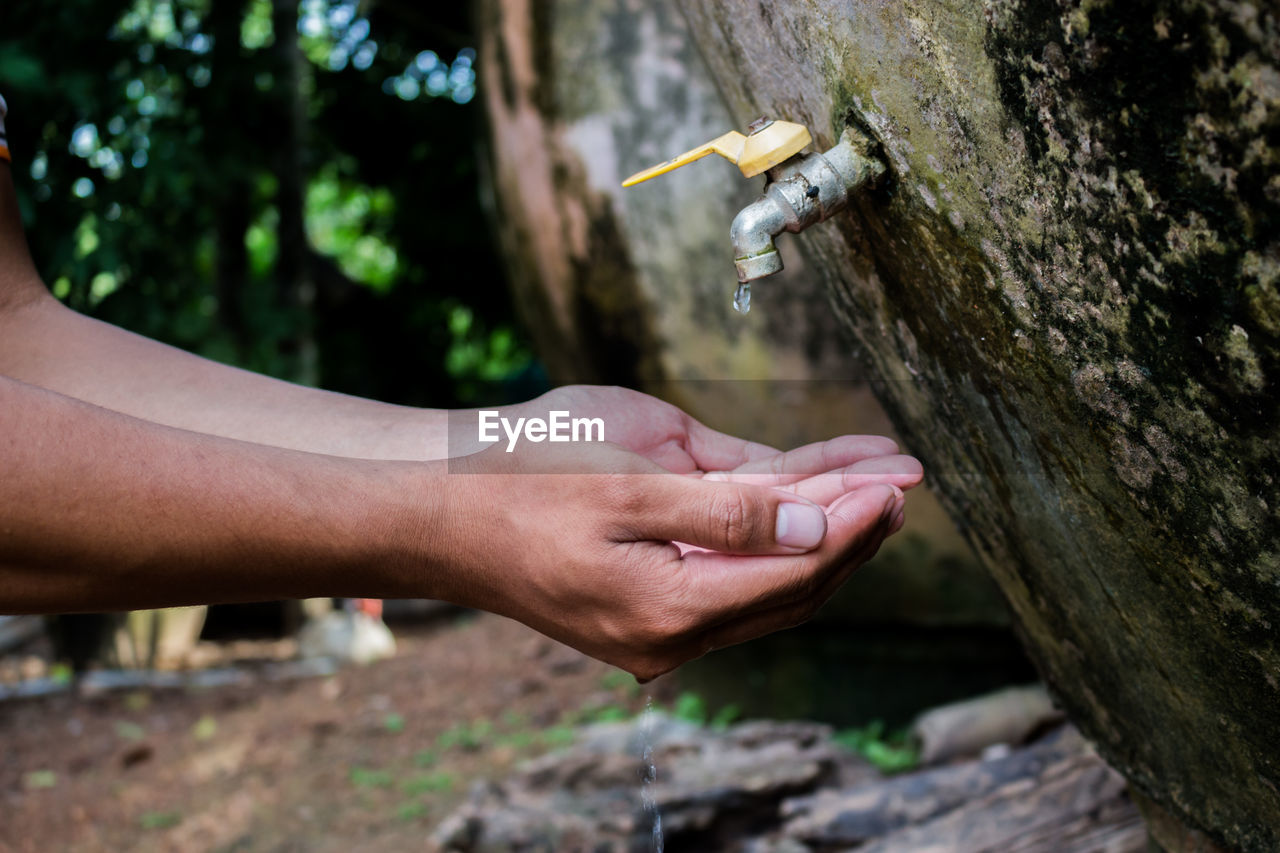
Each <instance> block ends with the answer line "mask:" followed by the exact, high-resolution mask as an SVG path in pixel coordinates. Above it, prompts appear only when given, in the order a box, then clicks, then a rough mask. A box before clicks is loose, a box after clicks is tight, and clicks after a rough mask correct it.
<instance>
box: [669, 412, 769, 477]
mask: <svg viewBox="0 0 1280 853" xmlns="http://www.w3.org/2000/svg"><path fill="white" fill-rule="evenodd" d="M685 417H686V419H687V420H686V422H685V432H686V434H687V435H688V436H689V455H690V456H692V457H693V461H694V462H696V463H697V465H698V468H699V469H700V470H703V471H726V470H729V469H731V468H737V467H738V466H740V465H745V464H747V463H749V462H753V461H755V460H758V459H767V458H768V457H770V456H776V455H778V454H779V453H781V452H782V451H780V450H778V448H776V447H770V446H769V445H767V444H761V443H759V442H757V441H747V440H746V439H743V438H738V437H736V436H732V435H727V434H726V433H723V432H718V431H716V430H714V429H712V428H711V427H709V426H706V425H705V424H702V423H700V422H699V421H698V420H697V419H695V418H694V417H692V416H690V415H685Z"/></svg>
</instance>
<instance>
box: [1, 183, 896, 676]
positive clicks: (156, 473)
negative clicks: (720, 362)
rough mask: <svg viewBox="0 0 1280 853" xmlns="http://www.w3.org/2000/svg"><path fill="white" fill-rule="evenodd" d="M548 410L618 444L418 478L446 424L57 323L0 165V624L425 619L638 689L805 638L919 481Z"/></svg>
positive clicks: (627, 399)
mask: <svg viewBox="0 0 1280 853" xmlns="http://www.w3.org/2000/svg"><path fill="white" fill-rule="evenodd" d="M549 403H550V404H552V405H556V406H557V407H572V408H574V409H575V411H578V410H581V411H582V412H584V413H585V412H588V411H593V410H598V411H602V412H608V413H609V415H610V418H611V419H612V422H613V423H615V424H620V425H621V428H620V432H621V434H620V435H618V436H614V437H612V438H614V440H617V441H619V442H621V443H622V444H623V445H625V447H620V446H618V445H616V444H597V445H591V446H587V447H583V446H581V445H578V446H574V447H566V446H564V445H554V446H553V445H547V444H540V445H522V446H521V447H520V448H519V450H518V451H517V452H516V453H511V454H508V453H505V452H503V450H502V449H501V448H500V447H493V448H490V449H487V450H483V451H482V452H476V453H472V454H471V455H468V456H466V457H464V458H461V459H453V460H450V461H449V462H444V461H427V460H433V459H435V460H439V458H440V457H443V456H445V455H446V452H447V450H448V448H447V446H446V444H447V442H446V433H447V430H446V429H445V418H446V413H443V412H436V411H429V410H428V411H418V410H413V409H404V408H401V407H396V406H387V405H384V404H381V403H375V402H371V401H366V400H359V399H355V398H351V397H345V396H342V395H336V394H329V393H327V392H323V391H316V390H312V389H305V388H300V387H297V386H293V385H289V384H287V383H283V382H277V381H275V380H270V379H265V378H263V377H259V376H256V375H253V374H250V373H246V372H244V371H239V370H235V369H233V368H229V367H225V366H222V365H217V364H214V363H212V362H208V361H205V360H203V359H199V358H197V357H195V356H191V355H188V354H186V353H182V352H180V351H177V350H174V349H172V348H169V347H165V346H162V345H160V344H157V343H155V342H152V341H148V340H146V339H143V338H139V337H137V336H135V335H131V334H128V333H126V332H123V331H121V330H119V329H115V328H113V327H110V326H106V325H104V324H101V323H98V322H96V321H93V320H90V319H88V318H85V317H81V316H79V315H76V314H74V313H73V312H71V311H69V310H67V309H66V308H64V307H63V306H61V305H60V304H58V303H57V302H56V301H55V300H53V299H52V297H51V296H49V294H48V292H47V291H46V290H45V288H44V286H43V284H42V283H41V281H40V279H39V277H38V275H37V274H36V271H35V269H34V266H33V265H32V263H31V260H30V257H29V255H28V253H27V249H26V246H25V240H24V239H23V237H22V233H21V228H20V223H19V221H18V215H17V209H16V205H15V203H14V194H13V187H12V184H11V182H10V180H9V172H8V167H7V166H6V165H4V164H0V612H10V613H12V612H43V613H51V612H73V611H80V610H111V609H134V608H143V607H161V606H170V605H179V604H195V603H216V602H230V601H257V600H269V599H279V598H306V597H313V596H347V597H387V598H391V597H395V598H401V597H403V598H419V597H420V598H438V599H442V600H446V601H452V602H455V603H458V604H462V605H465V606H470V607H479V608H483V609H486V610H491V611H493V612H496V613H500V614H503V615H507V616H510V617H512V618H515V619H519V620H520V621H523V622H525V623H526V624H528V625H530V626H532V627H534V628H536V629H538V630H540V631H543V632H544V633H546V634H548V635H550V636H553V637H555V638H557V639H560V640H562V641H564V642H566V643H569V644H570V645H573V646H575V647H577V648H578V649H581V650H582V651H585V652H587V653H588V654H591V655H594V656H596V657H598V658H600V659H602V660H605V661H608V662H610V663H613V664H615V665H617V666H620V667H622V668H624V669H627V670H628V671H630V672H632V673H634V674H636V675H637V676H638V677H640V678H642V679H647V678H652V677H654V676H656V675H659V674H661V673H663V672H666V671H668V670H670V669H673V668H674V667H676V666H678V665H679V664H680V663H682V662H683V661H685V660H688V659H689V658H691V657H696V656H698V655H701V654H703V653H705V652H706V651H708V650H709V649H711V648H716V647H719V646H723V645H728V644H731V643H735V642H741V641H743V640H746V639H749V638H750V637H753V636H758V635H760V634H763V633H767V632H769V631H773V630H778V629H779V628H782V627H787V626H789V625H793V624H796V623H797V622H799V621H803V620H804V619H806V618H808V617H809V616H810V615H812V614H813V612H814V611H815V610H816V609H817V608H818V607H819V606H820V605H821V604H822V603H823V602H824V601H825V600H826V599H827V598H828V597H830V595H831V594H832V593H834V591H835V590H836V589H837V588H838V587H839V586H840V584H841V583H843V582H844V580H845V579H847V578H848V576H849V575H850V574H851V573H852V572H853V571H854V570H855V569H856V568H857V567H858V566H859V565H861V564H862V563H863V562H865V561H866V560H867V559H869V558H870V557H871V555H873V554H874V553H875V550H876V549H877V548H878V547H879V545H880V542H881V541H883V539H884V538H885V537H886V536H888V535H890V534H891V533H892V532H894V531H895V530H896V529H897V528H898V527H900V526H901V524H902V512H903V496H902V492H901V491H900V489H905V488H910V487H911V486H914V485H915V484H917V483H918V482H919V481H920V478H921V471H920V466H919V463H917V462H916V461H915V460H914V459H911V458H910V457H906V456H898V455H896V454H897V447H896V446H895V445H893V443H892V442H889V441H887V440H885V439H876V438H874V437H865V436H863V437H853V436H846V437H842V438H841V439H837V440H833V441H830V442H823V443H820V444H817V445H809V446H807V447H803V448H799V449H797V450H794V451H790V452H788V453H780V452H778V451H776V450H774V449H772V448H767V447H763V446H762V445H755V444H751V443H749V442H745V441H742V440H740V439H735V438H732V437H730V436H725V435H722V434H720V433H716V432H714V431H712V430H709V429H707V428H706V427H704V426H702V425H701V424H698V423H697V422H696V421H694V420H693V419H692V418H690V417H689V416H688V415H686V414H684V413H683V412H680V411H679V410H678V409H675V408H674V407H671V406H668V405H666V404H665V403H660V402H659V401H656V400H654V399H653V398H650V397H646V396H645V395H640V394H636V393H635V392H629V391H625V390H624V389H591V388H570V389H558V390H557V391H554V392H551V396H549V398H548V399H544V400H540V401H531V402H530V403H527V404H522V405H523V406H529V407H532V408H533V409H537V408H538V407H539V406H543V407H545V406H546V405H548V404H549ZM516 408H520V407H516ZM544 410H545V409H544ZM707 473H711V474H712V476H708V477H703V476H702V475H703V474H707ZM787 519H790V520H789V521H787ZM806 519H807V520H806ZM784 522H785V523H784Z"/></svg>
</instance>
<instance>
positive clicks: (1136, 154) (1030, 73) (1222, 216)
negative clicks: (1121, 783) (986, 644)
mask: <svg viewBox="0 0 1280 853" xmlns="http://www.w3.org/2000/svg"><path fill="white" fill-rule="evenodd" d="M682 6H683V8H684V9H685V12H686V13H687V17H688V19H689V22H690V25H691V26H692V28H693V31H694V32H695V33H696V34H697V38H698V43H699V44H700V45H701V47H702V49H703V52H704V55H705V56H706V58H707V61H708V64H709V65H710V67H711V69H712V73H713V75H714V77H715V79H716V81H717V82H718V83H719V85H720V87H721V91H722V92H723V94H724V95H725V97H726V99H727V102H728V104H729V107H730V110H731V111H732V112H733V114H734V115H735V116H737V117H738V118H739V119H746V118H749V117H751V116H753V115H756V114H758V113H761V112H767V113H771V114H774V115H777V116H780V117H785V118H788V119H791V120H793V121H800V122H805V123H807V124H808V125H809V126H810V128H811V129H812V130H813V132H814V136H815V139H816V140H817V143H818V145H819V146H827V145H830V144H832V143H833V142H834V141H835V139H836V138H837V136H838V135H839V133H840V132H841V130H842V128H843V127H844V126H845V125H847V124H851V125H853V126H855V127H858V128H861V129H863V130H864V131H865V132H866V133H867V134H868V135H870V136H871V137H872V138H873V139H874V140H875V141H876V143H877V144H878V145H879V146H880V149H881V153H882V156H883V157H884V159H885V161H886V163H887V164H888V167H889V172H890V176H891V181H890V184H889V186H888V188H887V189H886V190H885V191H884V192H881V193H878V194H874V195H870V196H866V197H864V198H863V199H861V200H860V202H859V203H858V204H857V206H856V209H855V210H854V211H853V212H852V213H851V214H850V215H848V216H842V217H840V218H839V219H838V220H837V221H834V222H830V223H826V224H824V225H821V226H818V227H815V228H813V229H810V231H809V232H807V233H806V234H804V235H803V236H802V240H803V241H804V242H805V243H806V244H807V245H808V247H809V248H810V249H811V250H812V252H811V254H812V256H813V258H814V262H813V264H812V266H813V268H814V269H815V270H816V271H817V272H818V273H819V274H820V275H821V276H822V277H823V279H824V281H825V284H826V287H827V291H828V293H829V295H830V296H831V299H832V304H833V305H835V307H836V310H837V311H838V312H839V313H840V316H841V319H842V323H843V325H844V326H845V327H846V328H847V329H849V330H851V331H852V332H853V333H854V335H855V336H856V338H857V340H858V341H859V343H860V344H861V351H862V355H863V356H864V357H865V358H866V359H867V360H868V362H869V364H870V367H871V369H872V371H873V372H874V373H876V374H878V375H881V376H883V377H885V379H886V380H889V381H887V382H885V383H884V385H883V386H882V388H881V391H882V394H881V397H882V400H883V401H884V402H885V403H886V405H887V406H888V408H889V410H890V413H891V415H892V416H893V417H894V420H895V422H896V423H897V424H898V426H899V428H900V429H901V430H902V432H903V434H904V435H905V436H906V437H907V439H908V440H909V444H910V446H911V448H912V450H913V451H914V452H917V453H919V454H920V455H921V456H922V457H923V458H924V460H925V461H926V464H927V466H928V468H929V469H930V470H931V471H932V472H933V474H934V477H935V482H936V483H937V484H938V488H939V491H940V492H941V493H942V496H943V500H944V503H945V504H946V505H947V506H948V508H949V509H950V511H951V512H952V514H953V516H955V517H956V518H958V519H963V520H964V522H965V524H964V527H965V530H966V531H967V532H968V534H969V536H970V538H971V540H972V541H973V543H974V544H975V545H976V546H977V548H978V550H979V551H980V552H981V554H982V555H983V557H984V559H985V561H986V563H987V565H988V566H989V567H990V569H991V571H992V573H993V574H994V575H995V577H996V579H997V581H998V582H999V584H1000V586H1001V587H1002V588H1003V590H1004V592H1005V595H1006V596H1007V597H1008V598H1009V600H1010V602H1011V604H1012V606H1013V609H1014V612H1015V617H1016V620H1017V623H1018V624H1019V626H1020V628H1021V631H1022V634H1023V636H1024V638H1025V640H1026V643H1027V645H1028V647H1029V649H1030V650H1031V652H1032V654H1033V656H1034V657H1035V659H1036V661H1037V663H1038V665H1039V666H1040V668H1041V669H1042V671H1043V674H1044V676H1045V677H1046V679H1047V680H1048V681H1049V683H1050V684H1051V685H1052V686H1053V687H1054V688H1055V690H1056V691H1057V694H1058V695H1059V697H1060V698H1061V700H1062V702H1063V703H1064V704H1065V706H1066V708H1067V709H1068V711H1069V712H1070V714H1071V716H1072V718H1073V719H1074V720H1075V721H1076V722H1077V723H1078V724H1079V725H1080V726H1081V727H1082V728H1083V729H1084V731H1085V732H1086V734H1088V735H1089V736H1090V737H1092V738H1094V739H1095V740H1096V741H1097V742H1098V743H1099V745H1100V746H1101V748H1102V750H1103V752H1104V753H1105V755H1106V756H1107V757H1108V759H1109V760H1110V761H1111V762H1112V763H1113V764H1114V765H1115V766H1117V767H1118V768H1119V769H1121V770H1122V771H1123V772H1124V773H1126V775H1127V776H1128V777H1129V779H1130V780H1131V781H1132V782H1134V783H1136V784H1137V785H1138V787H1139V788H1140V789H1142V790H1143V791H1145V792H1146V793H1147V794H1148V795H1149V796H1150V797H1151V798H1153V799H1154V800H1155V801H1156V802H1157V803H1158V804H1160V805H1161V806H1163V807H1164V808H1165V809H1168V810H1169V811H1171V812H1172V813H1173V814H1175V815H1177V816H1179V817H1181V818H1182V820H1184V821H1185V822H1187V823H1190V824H1193V825H1196V826H1199V827H1201V828H1203V829H1205V830H1207V831H1209V833H1210V834H1211V835H1212V836H1214V837H1215V838H1217V839H1219V840H1220V841H1222V842H1225V843H1227V844H1229V845H1231V846H1234V847H1238V848H1241V849H1247V850H1258V851H1262V850H1275V849H1280V540H1278V538H1277V534H1278V533H1280V524H1277V511H1278V510H1280V466H1278V465H1277V463H1278V462H1280V437H1278V436H1277V433H1276V424H1277V402H1276V395H1275V390H1276V389H1275V381H1276V379H1277V377H1278V376H1280V373H1278V370H1277V357H1278V355H1280V348H1278V346H1277V343H1278V341H1280V292H1278V290H1277V285H1278V280H1280V234H1278V232H1277V224H1278V222H1280V217H1278V215H1277V214H1278V211H1280V169H1277V165H1278V163H1280V22H1278V21H1277V12H1276V7H1275V5H1274V4H1266V3H1261V2H1258V3H1254V2H1248V0H1241V2H1236V0H1163V2H1152V3H1124V2H1119V0H1115V1H1114V2H1112V0H1054V2H1050V0H985V2H983V0H950V2H938V3H918V2H910V0H900V2H874V3H870V2H851V0H789V2H781V3H756V2H745V0H707V1H706V2H703V0H697V1H696V2H692V1H691V0H685V2H682Z"/></svg>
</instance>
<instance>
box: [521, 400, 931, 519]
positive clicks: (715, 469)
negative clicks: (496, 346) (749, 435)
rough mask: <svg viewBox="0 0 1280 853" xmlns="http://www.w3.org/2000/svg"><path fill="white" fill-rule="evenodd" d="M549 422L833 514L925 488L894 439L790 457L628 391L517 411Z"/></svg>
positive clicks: (834, 444) (851, 442)
mask: <svg viewBox="0 0 1280 853" xmlns="http://www.w3.org/2000/svg"><path fill="white" fill-rule="evenodd" d="M511 409H512V410H513V414H514V415H516V416H518V415H529V416H541V417H545V416H546V415H547V413H548V412H549V411H551V410H562V411H568V412H571V413H572V414H573V416H574V417H587V418H597V417H598V418H601V419H603V421H604V423H605V425H606V431H605V438H606V439H608V440H609V441H611V442H613V443H616V444H618V445H620V446H622V447H624V448H626V449H627V450H630V451H631V452H633V453H637V454H639V455H641V456H643V457H645V458H646V459H649V460H650V461H652V462H654V463H656V464H658V465H660V466H662V467H663V468H665V469H666V470H668V471H672V472H674V473H676V474H687V475H691V476H697V477H705V478H706V479H710V480H716V481H720V482H735V483H750V484H753V485H760V486H777V487H781V488H785V489H787V490H788V491H791V492H792V493H794V494H797V495H800V496H801V497H804V498H805V499H807V500H809V501H812V502H814V503H817V504H820V505H823V506H826V505H827V504H830V503H831V502H832V501H834V500H836V499H837V498H839V497H840V496H841V495H844V494H847V493H848V492H851V491H853V490H854V489H857V488H860V487H862V486H868V485H874V484H876V483H887V484H891V485H894V486H897V487H898V488H899V489H910V488H912V487H914V486H916V485H918V484H919V483H920V481H921V479H922V477H923V471H922V469H921V467H920V463H919V462H917V461H916V460H915V459H913V458H912V457H910V456H903V455H900V454H899V453H898V445H897V444H896V443H895V442H894V441H893V440H892V439H890V438H886V437H884V436H876V435H845V436H840V437H838V438H834V439H830V440H828V441H822V442H817V443H814V444H809V445H805V446H804V447H800V448H796V449H795V450H790V451H786V452H783V451H781V450H778V449H777V448H774V447H770V446H769V445H766V444H760V443H758V442H753V441H746V440H744V439H741V438H737V437H735V436H732V435H727V434H725V433H722V432H718V431H716V430H713V429H711V428H710V427H708V426H706V425H704V424H702V423H700V422H699V421H698V420H697V419H696V418H694V417H692V416H691V415H689V414H688V413H686V412H684V411H682V410H680V409H679V408H677V407H676V406H673V405H671V404H670V403H666V402H663V401H662V400H659V399H657V398H655V397H652V396H650V395H648V394H643V393H641V392H639V391H632V390H630V389H627V388H619V387H616V386H600V385H568V386H564V387H561V388H556V389H554V390H552V391H548V392H547V393H546V394H543V395H542V396H540V397H537V398H535V399H533V400H530V401H529V402H527V403H521V404H519V405H517V406H513V407H511Z"/></svg>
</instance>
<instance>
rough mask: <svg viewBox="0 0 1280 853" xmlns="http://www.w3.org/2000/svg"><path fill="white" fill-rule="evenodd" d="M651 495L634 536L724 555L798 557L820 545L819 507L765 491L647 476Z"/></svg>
mask: <svg viewBox="0 0 1280 853" xmlns="http://www.w3.org/2000/svg"><path fill="white" fill-rule="evenodd" d="M645 479H646V480H647V481H648V482H646V483H645V488H646V489H649V490H652V494H650V495H648V496H647V497H648V498H649V499H648V500H646V501H644V502H643V505H644V506H645V507H646V509H645V510H644V511H643V512H642V513H641V515H640V518H638V519H635V521H636V522H637V523H636V524H635V525H634V527H633V531H634V532H635V533H636V534H638V535H637V538H641V539H661V540H666V541H671V542H683V543H686V544H688V545H694V546H697V547H699V548H707V549H710V550H713V551H720V552H723V553H728V554H802V553H804V552H806V551H812V550H813V549H814V548H816V547H818V545H820V544H821V543H822V539H823V537H824V536H826V533H827V516H826V513H824V512H823V510H822V507H820V506H818V505H817V504H814V503H810V502H809V501H807V500H805V499H804V498H801V497H799V496H797V495H794V494H790V493H787V492H781V491H778V490H777V489H771V488H768V487H766V486H753V485H746V484H742V483H717V482H708V481H706V480H701V479H694V478H692V477H676V476H663V477H648V478H645Z"/></svg>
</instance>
